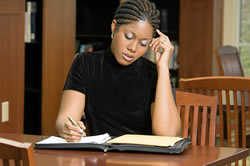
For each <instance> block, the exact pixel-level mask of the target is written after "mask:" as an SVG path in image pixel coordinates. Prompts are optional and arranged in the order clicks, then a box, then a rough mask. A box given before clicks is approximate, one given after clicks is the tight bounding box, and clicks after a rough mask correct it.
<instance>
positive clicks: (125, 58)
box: [122, 54, 134, 62]
mask: <svg viewBox="0 0 250 166" xmlns="http://www.w3.org/2000/svg"><path fill="white" fill-rule="evenodd" d="M122 57H123V59H124V60H125V61H127V62H131V61H132V60H133V59H134V57H133V56H129V55H127V54H122Z"/></svg>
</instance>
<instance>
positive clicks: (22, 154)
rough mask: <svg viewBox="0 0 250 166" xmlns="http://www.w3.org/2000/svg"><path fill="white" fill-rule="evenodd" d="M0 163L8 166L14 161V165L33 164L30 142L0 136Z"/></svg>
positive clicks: (31, 165)
mask: <svg viewBox="0 0 250 166" xmlns="http://www.w3.org/2000/svg"><path fill="white" fill-rule="evenodd" d="M0 149H1V150H0V163H1V160H2V161H3V166H9V165H10V163H12V161H14V164H15V166H20V165H22V166H34V165H35V164H34V156H33V148H32V146H31V143H21V142H16V141H13V140H9V139H5V138H0Z"/></svg>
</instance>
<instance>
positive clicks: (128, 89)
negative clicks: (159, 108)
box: [64, 48, 157, 136]
mask: <svg viewBox="0 0 250 166" xmlns="http://www.w3.org/2000/svg"><path fill="white" fill-rule="evenodd" d="M156 83H157V70H156V65H155V63H153V62H151V61H150V60H148V59H145V58H144V57H141V58H139V59H138V60H136V61H135V62H134V63H133V64H131V65H128V66H121V65H120V64H118V63H117V61H116V59H115V57H114V55H113V54H112V52H111V49H110V48H108V49H107V50H104V51H99V52H92V53H89V52H85V53H80V54H79V55H77V57H76V58H75V60H74V62H73V65H72V66H71V69H70V72H69V74H68V77H67V80H66V83H65V86H64V90H66V89H71V90H76V91H79V92H81V93H83V94H85V96H86V99H85V110H84V112H85V116H86V119H87V123H88V130H89V134H90V135H97V134H103V133H106V132H108V133H109V134H110V135H113V136H120V135H123V134H152V127H151V126H152V124H151V113H150V105H151V103H152V102H154V98H155V90H156Z"/></svg>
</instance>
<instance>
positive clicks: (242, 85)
mask: <svg viewBox="0 0 250 166" xmlns="http://www.w3.org/2000/svg"><path fill="white" fill-rule="evenodd" d="M179 85H180V89H182V90H185V91H189V92H195V93H200V94H206V95H216V96H217V97H218V112H219V122H218V126H219V128H218V129H219V139H220V143H219V145H218V146H228V147H243V148H246V147H247V142H248V141H247V135H249V134H250V133H249V132H250V130H249V124H247V122H248V123H249V119H250V115H249V112H250V111H249V105H248V104H246V101H248V103H250V78H249V77H239V76H210V77H197V78H189V79H183V78H181V79H180V81H179ZM245 94H247V96H246V95H245ZM239 98H240V100H239ZM245 98H246V99H245ZM238 101H241V102H240V103H239V102H238ZM224 112H225V114H224ZM224 115H226V116H224ZM247 120H248V121H247ZM224 121H225V123H224ZM225 124H226V125H225ZM224 131H226V132H225V134H226V137H225V135H224ZM225 138H226V139H225ZM224 141H226V142H224ZM243 165H246V161H245V160H243Z"/></svg>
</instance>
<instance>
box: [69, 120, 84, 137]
mask: <svg viewBox="0 0 250 166" xmlns="http://www.w3.org/2000/svg"><path fill="white" fill-rule="evenodd" d="M68 119H69V121H70V122H71V123H72V125H74V126H76V127H78V128H79V129H80V131H82V133H83V136H84V137H85V136H86V133H85V132H84V131H83V129H81V127H80V126H79V125H78V124H77V123H76V122H75V121H74V120H73V119H72V118H71V117H70V116H68Z"/></svg>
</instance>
